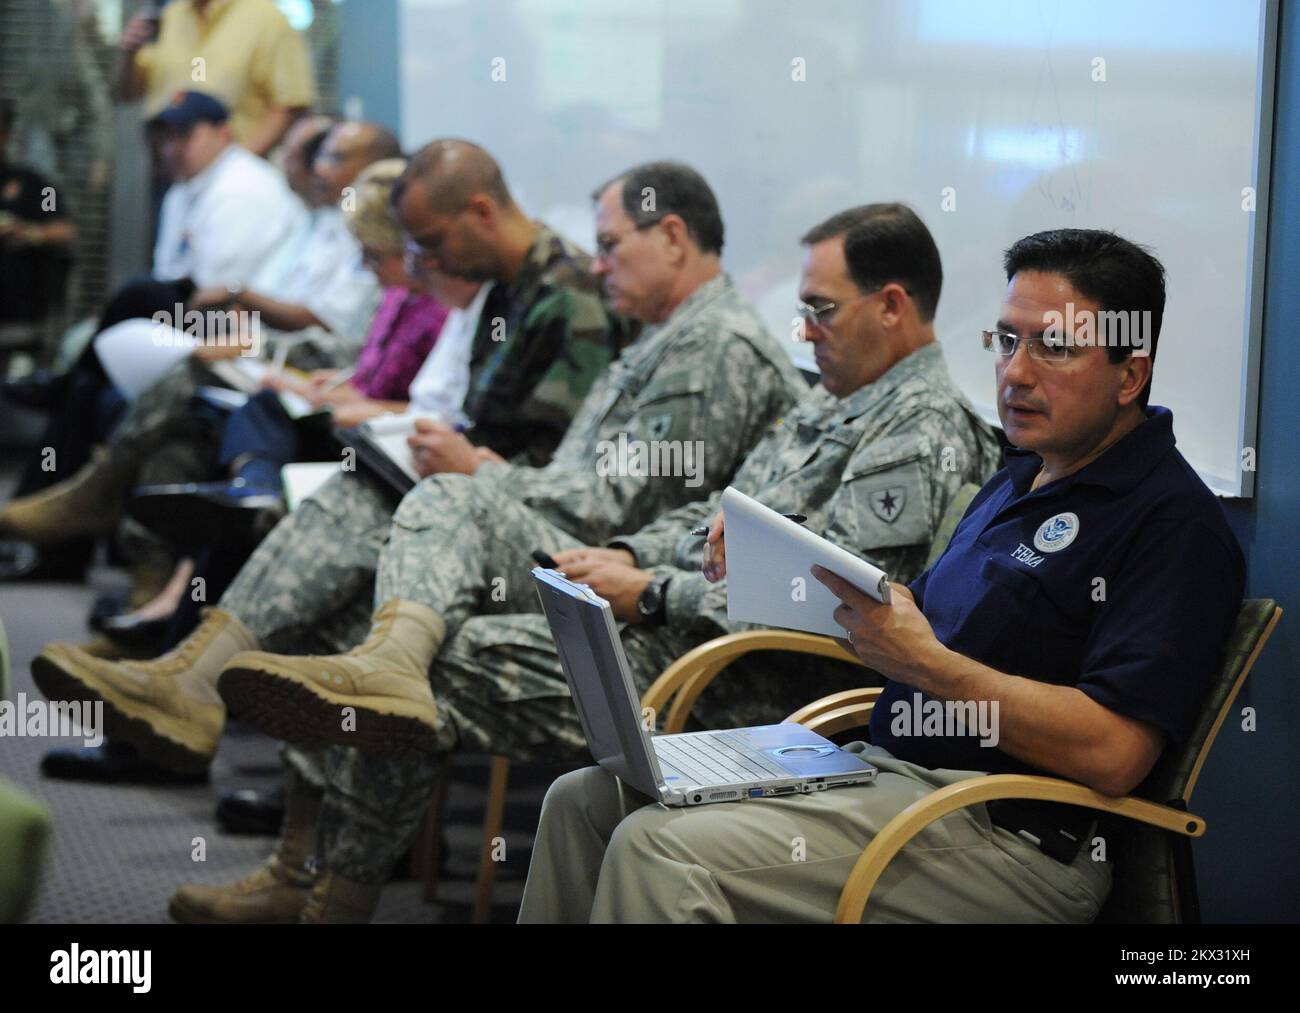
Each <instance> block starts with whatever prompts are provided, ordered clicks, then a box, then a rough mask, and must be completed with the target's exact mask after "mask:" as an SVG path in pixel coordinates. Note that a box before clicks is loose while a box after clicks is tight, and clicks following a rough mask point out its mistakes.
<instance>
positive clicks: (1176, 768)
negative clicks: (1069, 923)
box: [1097, 598, 1282, 924]
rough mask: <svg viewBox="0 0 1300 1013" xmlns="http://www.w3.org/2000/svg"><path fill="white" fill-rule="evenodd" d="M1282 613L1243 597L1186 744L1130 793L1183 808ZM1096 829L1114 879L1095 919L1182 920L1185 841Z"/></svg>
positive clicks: (1188, 889)
mask: <svg viewBox="0 0 1300 1013" xmlns="http://www.w3.org/2000/svg"><path fill="white" fill-rule="evenodd" d="M1281 616H1282V610H1281V609H1280V608H1278V607H1277V603H1276V602H1275V601H1273V600H1272V599H1271V598H1251V599H1247V600H1246V601H1244V602H1242V604H1241V609H1240V611H1239V612H1238V613H1237V621H1236V623H1235V624H1234V626H1233V628H1232V631H1231V632H1230V633H1229V634H1228V639H1227V640H1226V641H1225V642H1224V649H1223V655H1222V658H1221V660H1220V663H1219V672H1218V676H1217V677H1216V678H1215V681H1214V684H1213V685H1212V686H1211V687H1210V690H1209V692H1208V693H1207V694H1206V696H1205V702H1204V704H1203V705H1202V707H1201V714H1200V717H1199V718H1198V719H1197V722H1196V728H1195V731H1194V732H1193V733H1192V736H1191V738H1190V739H1188V741H1187V742H1186V743H1184V744H1180V745H1178V746H1174V747H1170V748H1167V749H1166V750H1165V752H1164V754H1163V755H1162V756H1161V757H1160V759H1159V760H1158V761H1157V762H1156V765H1155V767H1154V768H1152V771H1151V773H1150V774H1149V775H1148V776H1147V778H1146V780H1144V781H1143V782H1142V784H1141V785H1140V786H1139V787H1138V789H1137V790H1136V791H1135V792H1133V794H1134V795H1136V796H1138V797H1140V798H1145V799H1148V800H1150V801H1152V802H1161V803H1164V804H1167V805H1168V804H1173V805H1181V806H1185V805H1186V803H1187V802H1189V801H1190V800H1191V797H1192V789H1193V788H1194V787H1195V786H1196V779H1197V777H1198V776H1199V775H1200V772H1201V767H1202V766H1203V765H1204V763H1205V758H1206V756H1207V755H1209V752H1210V747H1211V746H1213V745H1214V740H1215V737H1216V736H1217V735H1218V733H1219V728H1220V727H1221V726H1222V724H1223V721H1224V718H1225V717H1226V716H1227V714H1228V711H1229V709H1230V708H1231V707H1232V703H1233V701H1234V700H1235V699H1236V698H1237V693H1238V692H1239V691H1240V689H1241V686H1242V684H1243V683H1244V682H1245V681H1246V676H1247V675H1248V674H1249V673H1250V670H1251V668H1252V667H1253V666H1254V664H1255V659H1256V658H1257V657H1259V652H1260V651H1261V650H1263V647H1264V644H1265V643H1266V642H1267V640H1268V638H1269V636H1270V635H1271V634H1272V632H1273V628H1274V627H1275V626H1276V625H1277V622H1278V620H1279V619H1280V618H1281ZM1100 832H1101V835H1102V837H1104V838H1105V839H1106V842H1107V852H1108V853H1107V857H1108V858H1109V859H1110V860H1111V861H1112V862H1113V863H1114V875H1115V878H1114V882H1113V884H1112V886H1111V892H1110V896H1109V897H1108V898H1107V900H1106V904H1105V906H1104V907H1103V908H1102V910H1101V913H1100V915H1099V916H1098V919H1097V920H1098V921H1101V922H1126V923H1131V922H1144V923H1164V924H1168V923H1172V922H1177V921H1181V920H1185V919H1186V918H1187V916H1188V912H1186V911H1184V910H1181V908H1182V907H1183V906H1184V905H1189V906H1190V905H1192V904H1194V898H1195V883H1194V881H1193V882H1180V881H1179V880H1180V877H1181V878H1183V879H1185V880H1193V879H1194V873H1193V872H1192V866H1191V859H1190V855H1191V852H1190V847H1189V842H1188V841H1187V839H1186V838H1174V837H1173V836H1172V835H1170V834H1167V833H1165V832H1164V831H1162V830H1157V829H1156V828H1154V827H1149V826H1145V825H1142V824H1137V823H1133V822H1132V821H1129V820H1109V819H1107V820H1103V821H1102V830H1101V831H1100ZM1180 850H1181V851H1182V854H1181V855H1180V854H1179V851H1180Z"/></svg>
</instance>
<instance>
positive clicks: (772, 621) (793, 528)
mask: <svg viewBox="0 0 1300 1013" xmlns="http://www.w3.org/2000/svg"><path fill="white" fill-rule="evenodd" d="M722 510H723V513H724V514H725V516H726V524H727V527H726V539H727V616H728V618H730V619H735V620H739V621H741V622H750V623H758V624H760V625H763V626H778V627H782V628H784V629H793V630H804V631H806V632H808V633H820V634H823V635H825V636H828V637H842V636H843V635H844V629H843V627H841V626H840V624H839V623H837V622H836V621H835V619H834V615H835V610H836V609H837V608H838V607H839V605H840V600H839V599H838V598H837V597H835V595H833V594H832V593H831V592H830V590H829V589H827V588H826V587H825V586H824V585H823V584H822V583H821V582H820V581H818V580H815V579H814V578H813V575H812V567H813V564H817V565H818V566H822V567H825V568H826V569H827V570H830V571H831V572H832V573H836V574H838V575H839V576H841V577H843V578H844V579H845V580H847V581H848V582H849V583H851V584H853V585H854V586H855V587H857V588H859V589H860V590H861V591H862V592H863V593H864V594H866V595H868V596H870V597H871V598H874V599H875V600H876V601H878V602H881V603H883V604H886V605H888V604H889V602H890V586H889V577H888V576H887V575H886V574H885V572H884V571H883V570H881V569H880V568H879V567H877V566H874V565H873V564H871V563H869V562H867V561H866V560H865V559H859V558H858V557H857V556H855V555H853V553H851V552H847V551H846V550H844V549H842V548H840V547H839V546H838V545H834V544H832V543H831V542H828V541H827V540H826V539H825V538H822V537H821V536H820V535H818V534H815V533H814V532H812V531H809V530H808V529H807V528H805V527H801V526H800V525H798V524H796V523H795V522H794V521H791V520H787V519H786V518H785V517H783V516H781V514H779V513H777V512H776V511H775V510H771V509H769V508H767V507H765V506H763V504H761V503H759V502H758V501H756V500H754V499H751V498H750V497H749V496H746V495H745V494H744V493H742V492H739V491H737V490H736V489H732V488H728V489H727V490H726V491H725V492H723V494H722Z"/></svg>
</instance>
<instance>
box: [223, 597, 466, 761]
mask: <svg viewBox="0 0 1300 1013" xmlns="http://www.w3.org/2000/svg"><path fill="white" fill-rule="evenodd" d="M445 632H446V624H445V623H443V621H442V617H441V616H439V615H438V613H436V612H434V611H433V609H431V608H428V607H426V606H424V605H420V604H417V603H416V602H411V601H401V600H399V599H393V600H392V601H388V602H385V603H384V604H383V605H382V606H381V607H380V608H379V610H378V611H377V612H375V616H374V621H373V625H372V626H371V628H370V635H369V636H368V637H367V638H366V641H365V643H363V644H361V646H359V647H354V648H353V649H352V650H350V651H348V653H347V654H333V655H313V654H309V655H305V656H301V657H295V656H292V655H284V654H267V653H265V652H262V651H248V652H245V653H243V654H240V655H237V656H236V657H234V658H232V659H231V660H230V663H229V664H228V665H227V666H226V667H225V670H224V671H223V672H222V673H221V679H220V681H219V682H218V683H217V689H218V690H219V691H220V693H221V696H222V699H224V700H225V701H226V704H227V705H228V706H229V707H230V708H231V709H232V710H235V711H237V712H238V713H239V717H240V719H241V720H243V721H247V722H249V723H251V724H253V725H256V726H257V727H258V728H260V729H262V731H264V732H266V733H267V734H268V735H271V736H273V737H275V738H277V739H283V740H285V741H287V742H293V743H296V744H299V745H309V746H316V745H321V744H322V743H332V744H336V745H342V746H355V747H356V748H358V749H361V750H364V751H366V752H369V753H374V754H377V755H390V756H391V755H394V754H400V753H409V752H411V751H413V750H414V751H424V752H432V751H434V750H435V749H436V748H437V731H438V722H437V707H436V706H435V704H434V702H433V691H432V690H431V689H430V688H429V665H430V663H431V662H432V661H433V658H434V656H435V655H436V654H437V653H438V648H439V647H440V646H441V645H442V640H443V637H444V635H445Z"/></svg>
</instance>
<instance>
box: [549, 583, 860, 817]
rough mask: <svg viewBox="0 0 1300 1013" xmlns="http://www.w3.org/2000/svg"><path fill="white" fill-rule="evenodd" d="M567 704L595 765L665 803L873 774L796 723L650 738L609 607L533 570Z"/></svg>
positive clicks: (758, 793)
mask: <svg viewBox="0 0 1300 1013" xmlns="http://www.w3.org/2000/svg"><path fill="white" fill-rule="evenodd" d="M533 578H534V580H535V581H536V583H537V591H538V594H539V595H540V596H541V599H542V609H543V611H545V613H546V619H547V621H548V622H549V623H550V625H551V635H552V636H553V637H554V638H555V646H556V647H557V648H558V649H559V652H560V663H561V664H562V665H563V667H564V676H565V678H566V679H567V680H568V682H569V690H570V691H571V692H572V694H573V703H574V706H575V707H577V709H578V717H579V718H580V719H581V721H582V728H583V731H585V732H586V733H587V744H588V746H589V747H590V749H591V753H592V756H594V757H595V758H596V762H597V763H599V764H600V765H601V766H602V767H604V768H605V769H606V770H607V771H609V772H610V773H611V774H614V775H615V776H617V777H618V778H620V779H621V780H622V781H624V782H625V783H626V784H628V785H630V786H631V787H633V788H635V789H636V790H637V791H640V792H641V793H642V794H645V795H648V796H649V797H650V798H652V799H658V800H659V801H660V802H662V803H663V804H664V805H671V806H687V805H702V804H705V803H708V802H735V801H738V800H740V799H746V798H767V797H771V796H774V795H792V794H795V793H799V792H803V793H807V792H814V791H823V790H825V789H827V788H837V787H839V786H841V785H846V784H863V783H865V782H868V781H871V780H873V779H874V778H875V776H876V768H875V767H873V766H872V765H871V764H870V763H868V762H867V761H865V760H863V759H862V758H861V757H860V756H858V755H857V754H855V753H850V752H846V751H845V750H843V749H841V748H840V747H839V746H837V745H835V744H834V743H833V742H831V741H829V740H828V739H825V738H823V737H822V736H820V735H818V734H817V733H816V732H812V731H809V730H808V729H807V728H804V727H803V726H802V725H796V724H779V725H763V726H760V727H756V728H737V729H734V730H732V731H716V732H686V733H683V734H680V735H655V736H651V734H650V728H649V727H648V726H649V725H651V722H650V721H646V720H643V718H642V714H641V708H640V705H639V703H638V700H637V697H636V694H635V692H634V691H633V688H632V675H631V672H630V671H629V669H628V667H627V658H626V657H625V656H624V654H623V644H622V642H621V641H620V640H619V637H618V630H617V628H616V627H615V625H614V613H613V611H612V610H611V609H610V606H609V602H607V601H606V600H605V599H604V598H601V597H600V596H599V595H597V594H596V593H595V592H594V591H592V590H591V588H589V587H588V586H587V585H586V584H575V583H574V582H573V581H571V580H568V579H566V578H565V577H564V575H563V574H561V573H559V572H557V571H555V570H547V569H544V568H542V567H537V568H535V569H534V570H533Z"/></svg>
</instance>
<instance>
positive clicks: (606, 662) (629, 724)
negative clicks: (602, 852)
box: [533, 567, 662, 798]
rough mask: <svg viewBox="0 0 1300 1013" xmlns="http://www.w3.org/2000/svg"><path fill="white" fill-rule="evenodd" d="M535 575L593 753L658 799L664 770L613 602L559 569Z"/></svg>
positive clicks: (622, 776) (616, 772)
mask: <svg viewBox="0 0 1300 1013" xmlns="http://www.w3.org/2000/svg"><path fill="white" fill-rule="evenodd" d="M533 577H534V578H535V580H536V582H537V591H538V594H539V595H540V597H541V600H542V609H543V611H544V612H545V613H546V620H547V622H548V623H549V624H550V627H551V636H552V637H554V638H555V646H556V649H557V650H558V651H559V654H560V664H561V666H562V667H563V668H564V677H565V678H566V679H567V680H568V683H569V691H570V692H571V693H572V694H573V703H574V706H575V707H576V708H577V711H578V718H579V719H580V720H581V721H582V730H583V731H584V732H585V733H586V735H587V746H588V748H589V749H590V750H591V755H592V756H594V757H595V758H596V762H597V763H599V764H600V765H601V766H602V767H603V768H605V769H606V770H608V771H609V772H610V773H611V774H614V775H615V776H617V777H618V778H620V779H621V780H623V781H624V782H626V783H627V784H629V785H630V786H631V787H633V788H636V789H637V790H638V791H640V792H642V793H643V794H645V795H648V796H649V797H651V798H658V797H659V788H658V786H659V784H660V783H661V781H662V772H661V771H660V769H659V763H658V761H657V760H656V759H654V756H653V754H652V752H651V750H650V742H649V730H648V729H646V728H645V727H643V722H642V717H641V708H640V704H639V702H638V700H637V697H636V694H635V691H634V689H633V687H632V678H631V675H630V673H629V671H628V668H627V660H626V659H625V658H624V657H623V647H622V644H621V643H620V642H619V639H618V631H617V629H616V627H615V626H614V616H613V613H612V612H611V611H610V608H609V603H608V602H606V601H605V600H604V599H603V598H601V597H599V596H598V595H596V594H595V593H594V592H593V591H592V590H591V589H590V588H588V587H587V586H586V585H585V584H575V583H573V582H572V581H569V580H566V579H565V578H564V577H562V576H560V575H559V574H557V573H556V572H555V571H554V570H546V569H543V568H541V567H538V568H537V569H535V570H533Z"/></svg>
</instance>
